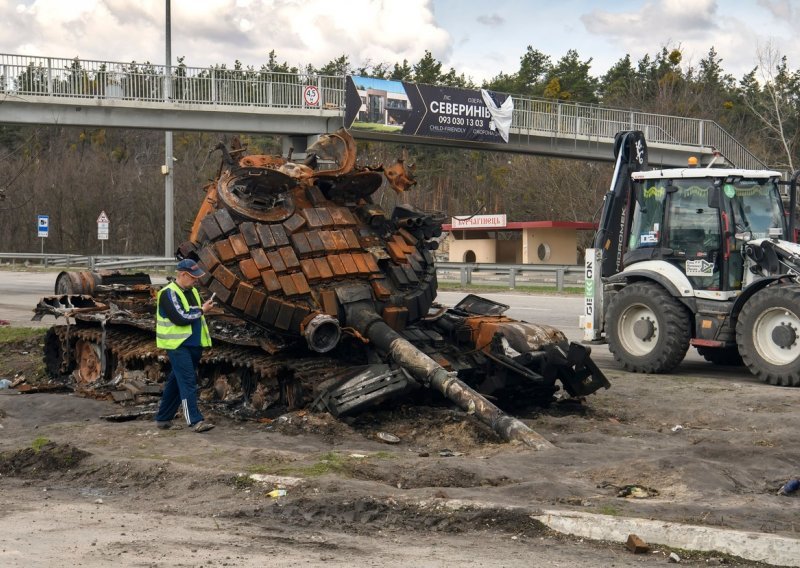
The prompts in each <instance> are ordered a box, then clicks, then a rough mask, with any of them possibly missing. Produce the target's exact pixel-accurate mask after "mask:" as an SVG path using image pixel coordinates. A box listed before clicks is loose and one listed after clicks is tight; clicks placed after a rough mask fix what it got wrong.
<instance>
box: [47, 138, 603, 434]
mask: <svg viewBox="0 0 800 568" xmlns="http://www.w3.org/2000/svg"><path fill="white" fill-rule="evenodd" d="M217 149H218V150H219V151H220V152H221V154H222V161H221V165H220V168H219V171H218V175H217V178H216V179H215V180H214V181H213V182H212V183H211V184H209V185H208V186H207V187H206V194H205V197H204V200H203V202H202V204H201V207H200V210H199V212H198V214H197V216H196V219H195V221H194V224H193V227H192V230H191V234H190V235H189V238H188V240H187V241H186V242H184V243H182V244H181V245H180V247H179V249H178V253H177V257H178V258H192V259H195V260H196V261H197V262H198V263H200V265H201V266H202V267H203V268H204V269H205V271H206V275H205V276H204V277H203V278H202V279H201V281H200V282H201V285H202V287H204V288H205V289H206V290H204V292H205V297H208V296H209V295H210V294H214V297H215V301H216V302H217V304H218V306H219V309H218V310H216V312H217V313H213V314H210V315H209V316H208V317H207V319H208V321H209V326H210V328H211V333H212V338H213V340H214V347H212V348H211V349H210V350H207V351H206V352H205V354H204V356H203V359H202V361H201V369H200V373H199V374H200V377H201V378H200V381H201V384H200V388H201V400H204V401H205V402H206V403H208V404H213V405H216V406H217V407H218V408H219V409H220V410H224V411H228V412H229V413H232V414H234V415H236V416H240V417H244V418H258V417H264V416H266V417H269V416H273V415H276V414H280V413H283V412H286V411H287V410H293V409H299V408H313V409H315V410H320V411H328V412H331V413H332V414H334V415H336V416H342V415H346V414H353V413H357V412H359V411H362V410H364V409H366V408H370V407H374V406H376V405H378V404H381V403H383V402H384V401H387V400H389V399H396V398H398V397H406V396H409V395H410V393H412V392H413V391H415V390H419V389H421V388H425V387H427V388H428V389H431V390H433V391H436V392H438V393H441V395H443V396H445V397H446V398H448V399H450V400H451V401H453V402H455V403H456V404H458V405H459V406H460V407H461V408H463V409H464V410H466V411H467V412H469V413H474V414H475V416H477V417H478V418H479V419H480V420H482V421H484V422H486V423H487V424H489V425H490V426H491V427H492V428H493V429H494V430H495V431H496V432H497V433H498V434H499V435H500V436H501V437H503V438H504V439H521V440H523V441H525V442H526V443H528V444H530V445H533V446H537V447H544V446H545V445H546V442H545V441H544V440H542V439H541V438H540V437H538V436H537V435H536V434H535V432H533V431H531V430H529V429H528V428H527V427H526V426H525V425H524V424H523V423H522V422H521V421H519V420H517V419H515V418H513V417H511V416H509V415H507V414H506V412H505V411H514V410H515V409H518V408H522V407H527V406H531V405H546V404H547V403H549V402H551V401H552V400H553V397H554V394H555V393H556V392H557V391H559V390H560V389H562V388H563V390H564V391H566V393H568V394H569V395H570V396H572V397H583V396H585V395H588V394H590V393H592V392H594V391H596V390H597V389H599V388H601V387H606V388H607V387H608V386H609V383H608V381H607V379H606V378H605V376H604V375H603V374H602V372H601V371H600V370H599V369H598V368H597V367H596V365H595V364H594V363H593V362H592V360H591V358H590V353H589V349H588V348H586V347H584V346H582V345H579V344H575V343H569V342H568V341H567V339H566V337H565V336H564V334H563V333H562V332H560V331H559V330H557V329H554V328H552V327H550V326H546V325H537V324H531V323H527V322H521V321H516V320H513V319H511V318H508V317H506V316H505V315H504V312H505V311H506V310H507V309H508V306H505V305H502V304H499V303H496V302H492V301H490V300H487V299H484V298H480V297H479V296H474V295H470V296H467V297H466V298H465V299H464V300H463V301H462V302H460V303H459V304H458V305H457V306H455V307H452V308H445V307H443V306H439V305H438V304H436V303H435V299H436V289H437V280H436V269H435V265H434V257H433V253H432V251H433V250H435V249H436V248H437V246H438V241H437V238H438V237H440V236H441V234H442V222H443V221H444V216H443V215H442V214H440V213H432V212H427V211H422V210H419V209H417V208H415V207H412V206H410V205H398V206H396V207H395V208H394V210H393V211H392V212H391V213H387V212H386V211H384V210H383V209H382V208H381V207H380V206H379V205H378V204H377V203H375V202H374V201H373V199H372V195H373V193H374V192H375V191H376V190H378V189H379V188H380V187H381V185H382V184H383V183H384V180H385V181H386V182H387V183H388V184H389V186H391V188H393V189H394V190H395V191H397V192H399V193H402V192H404V191H408V190H409V189H411V188H412V187H413V186H414V185H415V184H416V182H415V180H414V176H413V167H412V166H409V165H408V164H407V163H406V161H405V160H404V159H399V160H398V161H397V162H396V163H395V164H393V165H391V166H389V167H383V166H378V167H367V166H361V165H359V164H357V160H356V146H355V142H354V140H353V138H352V137H351V136H350V134H349V133H348V132H347V131H346V130H344V129H342V130H339V131H337V132H335V133H333V134H325V135H322V136H320V138H319V140H318V142H317V143H315V144H314V145H312V146H311V147H310V148H309V149H308V151H307V154H306V158H305V159H304V160H303V161H302V162H298V161H292V160H291V157H286V158H284V157H281V156H266V155H250V154H247V151H246V148H243V147H241V146H240V145H239V144H238V143H236V142H234V144H233V146H232V147H231V148H227V147H225V146H222V145H220V146H218V148H217ZM158 288H159V287H158V286H154V285H152V284H150V281H149V279H148V277H147V275H143V274H136V275H123V274H120V273H116V272H114V273H112V272H107V273H100V274H97V273H80V274H78V273H62V274H61V275H59V277H58V278H57V281H56V293H57V295H56V296H53V297H49V298H45V299H43V300H42V301H41V302H40V304H39V306H37V310H36V316H35V317H42V316H43V315H45V314H52V315H57V316H59V315H60V316H65V317H67V322H68V325H59V326H55V327H53V328H52V329H51V330H50V331H49V333H48V336H47V340H46V345H45V361H46V365H47V368H48V370H49V372H50V373H51V375H53V376H55V377H60V380H62V381H67V382H69V383H70V384H72V385H74V386H75V388H76V389H77V390H81V391H85V392H89V393H91V394H94V395H103V394H108V395H109V396H112V397H114V398H115V399H116V400H120V401H134V402H142V401H144V400H146V398H147V397H152V396H157V395H158V393H159V391H160V384H159V383H160V382H162V381H163V380H164V378H165V376H166V370H167V368H168V365H169V363H168V360H167V358H166V355H165V354H164V353H163V352H162V351H160V350H158V349H156V348H155V342H154V311H155V303H154V298H155V294H156V292H157V290H158ZM487 397H488V398H491V399H492V400H493V401H494V403H493V402H489V400H488V398H487ZM495 403H496V404H495ZM501 408H502V409H504V410H501Z"/></svg>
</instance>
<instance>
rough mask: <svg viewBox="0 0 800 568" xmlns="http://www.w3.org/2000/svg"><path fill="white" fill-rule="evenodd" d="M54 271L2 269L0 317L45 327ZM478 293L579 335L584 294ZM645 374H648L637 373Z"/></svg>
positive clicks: (741, 376)
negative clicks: (43, 313)
mask: <svg viewBox="0 0 800 568" xmlns="http://www.w3.org/2000/svg"><path fill="white" fill-rule="evenodd" d="M57 275H58V272H15V271H5V270H0V320H6V321H8V322H10V323H11V324H12V325H16V326H29V327H49V326H50V325H53V323H54V322H55V320H54V319H53V318H52V317H49V316H47V317H45V318H44V320H43V321H41V322H32V321H31V317H32V316H33V308H34V307H35V306H36V303H37V302H38V301H39V299H40V298H41V297H42V296H47V295H51V294H53V287H54V285H55V279H56V276H57ZM466 294H467V292H452V291H443V292H439V295H438V297H437V301H438V302H439V303H441V304H444V305H447V306H453V305H455V304H456V303H458V302H459V301H460V300H461V299H462V298H463V297H464V296H465V295H466ZM480 295H481V296H484V297H486V298H489V299H491V300H494V301H496V302H500V303H503V304H506V305H508V306H510V309H509V310H508V312H506V313H507V315H509V316H510V317H512V318H515V319H519V320H524V321H527V322H531V323H543V324H548V325H552V326H553V327H556V328H558V329H560V330H561V331H563V332H564V334H565V335H566V336H567V338H568V339H570V340H571V341H580V340H581V339H582V331H581V330H580V329H579V328H578V317H579V316H580V314H581V310H582V301H583V299H582V297H581V296H573V295H562V296H559V295H542V294H527V293H515V292H507V293H491V294H486V293H482V294H480ZM592 358H593V359H594V360H595V361H596V362H597V364H598V365H599V366H600V368H601V369H603V370H605V371H610V372H612V373H624V371H622V369H621V368H620V367H619V365H618V364H617V363H616V362H615V361H614V359H613V357H612V356H611V354H610V353H609V351H608V347H607V346H605V345H595V346H592ZM673 374H674V375H677V376H686V377H692V376H702V377H712V378H720V379H721V380H735V381H742V382H756V383H757V382H758V381H757V379H755V378H754V377H753V376H752V375H750V374H749V373H748V372H747V370H746V369H745V368H744V367H727V366H717V365H712V364H710V363H707V362H706V361H705V360H704V359H703V358H702V357H700V356H699V355H697V352H696V351H695V350H694V349H692V348H690V349H689V352H688V353H687V355H686V359H685V360H684V362H683V363H682V364H681V365H680V367H679V368H678V369H676V370H675V371H674V372H673ZM641 376H642V377H643V379H645V378H646V375H641Z"/></svg>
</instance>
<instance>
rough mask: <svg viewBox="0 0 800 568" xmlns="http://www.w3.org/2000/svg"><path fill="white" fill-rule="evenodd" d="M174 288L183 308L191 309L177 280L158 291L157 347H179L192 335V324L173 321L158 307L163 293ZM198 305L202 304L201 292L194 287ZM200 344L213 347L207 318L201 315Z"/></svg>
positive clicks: (193, 290)
mask: <svg viewBox="0 0 800 568" xmlns="http://www.w3.org/2000/svg"><path fill="white" fill-rule="evenodd" d="M168 289H169V290H172V291H173V292H175V293H176V294H177V295H178V298H180V300H181V304H182V305H183V309H184V310H186V311H187V312H188V311H189V309H190V307H189V301H188V300H187V299H186V296H185V295H184V293H183V289H182V288H181V287H180V286H178V285H177V284H176V283H175V282H170V283H169V284H167V285H166V286H164V287H163V288H162V289H161V290H159V291H158V295H157V296H156V347H158V348H159V349H177V348H178V347H180V346H181V344H182V343H183V342H184V341H186V340H187V339H189V338H190V337H191V336H192V325H191V324H189V325H176V324H174V323H172V321H171V320H170V319H169V318H166V317H163V316H162V315H161V312H160V311H159V309H158V306H159V305H160V303H161V294H163V293H164V292H165V291H166V290H168ZM192 292H193V293H194V297H195V300H196V301H197V305H198V306H200V305H202V303H203V302H202V300H201V299H200V294H199V293H198V292H197V289H195V288H192ZM200 326H201V327H200V330H201V331H200V345H201V346H202V347H211V335H210V334H209V333H208V325H206V318H205V317H204V316H201V317H200Z"/></svg>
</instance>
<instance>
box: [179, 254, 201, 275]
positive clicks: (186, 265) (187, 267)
mask: <svg viewBox="0 0 800 568" xmlns="http://www.w3.org/2000/svg"><path fill="white" fill-rule="evenodd" d="M177 270H178V272H188V273H189V274H191V275H192V276H194V277H195V278H200V277H201V276H202V275H203V274H205V271H204V270H203V269H202V268H200V266H198V264H197V263H196V262H195V261H193V260H191V259H188V258H185V259H183V260H182V261H180V262H179V263H178V266H177Z"/></svg>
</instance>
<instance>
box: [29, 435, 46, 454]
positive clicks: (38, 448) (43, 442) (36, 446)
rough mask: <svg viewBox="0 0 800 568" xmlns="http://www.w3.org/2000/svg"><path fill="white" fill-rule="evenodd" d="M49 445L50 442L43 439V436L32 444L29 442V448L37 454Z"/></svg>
mask: <svg viewBox="0 0 800 568" xmlns="http://www.w3.org/2000/svg"><path fill="white" fill-rule="evenodd" d="M49 443H50V440H48V439H47V438H45V437H44V436H39V437H38V438H36V439H35V440H34V441H33V442H31V448H33V451H34V452H36V453H37V454H38V453H39V452H41V451H42V448H43V447H45V446H46V445H47V444H49Z"/></svg>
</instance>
